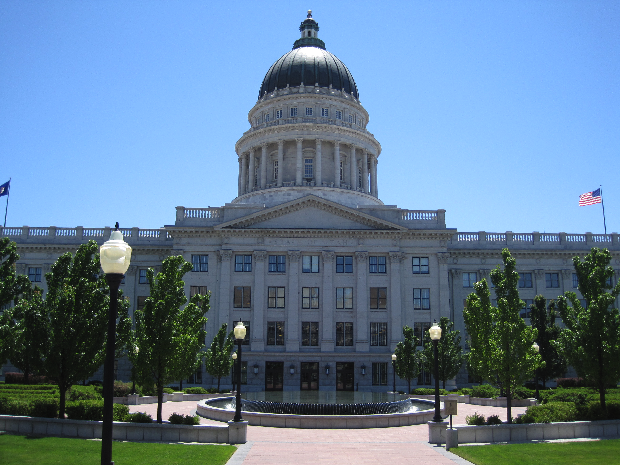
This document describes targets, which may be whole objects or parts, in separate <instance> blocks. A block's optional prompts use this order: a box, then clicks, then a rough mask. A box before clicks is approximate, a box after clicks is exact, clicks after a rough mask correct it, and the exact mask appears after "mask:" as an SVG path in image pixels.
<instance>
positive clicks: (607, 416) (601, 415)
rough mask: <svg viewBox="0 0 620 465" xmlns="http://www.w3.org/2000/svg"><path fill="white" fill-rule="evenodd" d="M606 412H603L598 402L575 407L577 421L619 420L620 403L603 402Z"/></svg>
mask: <svg viewBox="0 0 620 465" xmlns="http://www.w3.org/2000/svg"><path fill="white" fill-rule="evenodd" d="M605 404H606V406H607V411H606V412H605V411H603V409H602V408H601V404H600V402H599V401H594V402H588V403H587V404H582V405H577V406H576V407H577V419H578V420H581V421H596V420H620V402H616V401H611V402H610V401H607V402H605Z"/></svg>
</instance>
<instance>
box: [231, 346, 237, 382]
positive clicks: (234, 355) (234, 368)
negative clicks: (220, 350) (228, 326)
mask: <svg viewBox="0 0 620 465" xmlns="http://www.w3.org/2000/svg"><path fill="white" fill-rule="evenodd" d="M231 358H232V359H233V371H234V375H233V380H232V390H233V391H234V390H235V376H236V375H237V352H233V354H232V355H231Z"/></svg>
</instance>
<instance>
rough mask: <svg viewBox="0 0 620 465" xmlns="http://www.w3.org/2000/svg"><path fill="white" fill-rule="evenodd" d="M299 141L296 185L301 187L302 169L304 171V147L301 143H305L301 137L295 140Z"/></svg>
mask: <svg viewBox="0 0 620 465" xmlns="http://www.w3.org/2000/svg"><path fill="white" fill-rule="evenodd" d="M295 140H296V141H297V167H296V171H295V185H296V186H301V169H302V166H301V165H302V161H303V160H302V159H301V158H302V156H301V155H302V147H301V143H302V142H303V141H304V140H303V139H302V138H301V137H299V138H297V139H295Z"/></svg>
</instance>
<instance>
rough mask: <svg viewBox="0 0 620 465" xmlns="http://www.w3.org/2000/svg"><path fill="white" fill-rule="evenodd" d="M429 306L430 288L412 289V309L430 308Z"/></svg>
mask: <svg viewBox="0 0 620 465" xmlns="http://www.w3.org/2000/svg"><path fill="white" fill-rule="evenodd" d="M430 308H431V290H430V289H414V290H413V309H414V310H430Z"/></svg>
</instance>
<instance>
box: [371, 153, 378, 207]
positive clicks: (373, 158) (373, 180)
mask: <svg viewBox="0 0 620 465" xmlns="http://www.w3.org/2000/svg"><path fill="white" fill-rule="evenodd" d="M370 195H373V196H375V197H377V165H376V155H374V154H371V155H370Z"/></svg>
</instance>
